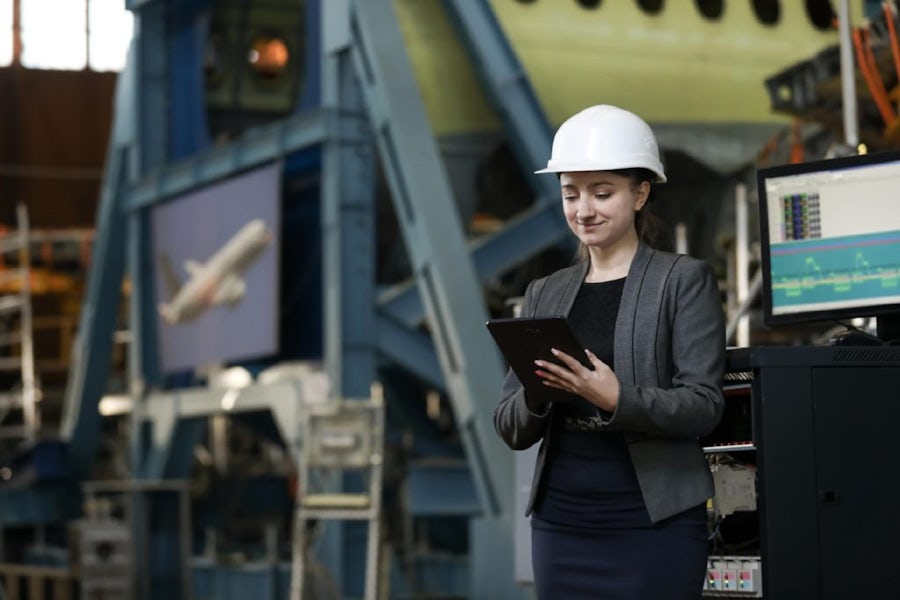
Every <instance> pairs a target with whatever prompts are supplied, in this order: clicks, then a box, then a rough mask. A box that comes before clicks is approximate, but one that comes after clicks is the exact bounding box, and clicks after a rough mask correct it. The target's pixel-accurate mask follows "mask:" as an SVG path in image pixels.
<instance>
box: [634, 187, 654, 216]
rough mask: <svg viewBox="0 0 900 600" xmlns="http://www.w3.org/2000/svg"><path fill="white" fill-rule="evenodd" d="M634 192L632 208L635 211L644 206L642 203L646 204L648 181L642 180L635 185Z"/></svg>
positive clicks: (648, 196)
mask: <svg viewBox="0 0 900 600" xmlns="http://www.w3.org/2000/svg"><path fill="white" fill-rule="evenodd" d="M634 191H635V194H634V210H635V212H638V211H640V210H641V209H642V208H644V205H645V204H647V200H648V199H649V198H650V182H649V181H642V182H640V183H639V184H638V185H637V186H636V187H635V190H634Z"/></svg>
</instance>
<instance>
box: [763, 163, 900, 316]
mask: <svg viewBox="0 0 900 600" xmlns="http://www.w3.org/2000/svg"><path fill="white" fill-rule="evenodd" d="M891 162H896V163H900V150H884V151H879V152H872V153H868V154H854V155H852V156H840V157H836V158H826V159H820V160H813V161H808V162H803V163H788V164H781V165H773V166H768V167H760V168H758V169H757V171H756V185H757V197H758V202H757V205H758V214H759V239H760V268H761V269H762V304H763V324H764V325H765V326H766V327H775V326H779V325H798V324H812V323H825V322H840V321H842V320H846V319H854V318H859V317H862V318H868V317H879V316H882V317H883V316H887V315H890V316H894V317H896V316H897V315H900V305H898V304H891V303H885V302H881V303H877V304H871V305H866V306H851V307H845V308H826V309H822V310H805V311H801V312H791V313H784V314H775V313H774V312H773V308H774V307H773V306H772V270H771V268H772V264H771V258H772V257H771V240H770V238H769V207H768V195H767V193H766V180H768V179H772V178H775V177H786V176H792V175H805V174H808V173H815V172H821V171H835V170H846V169H852V168H857V167H865V166H874V165H880V164H886V163H891Z"/></svg>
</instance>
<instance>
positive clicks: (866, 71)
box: [853, 27, 896, 124]
mask: <svg viewBox="0 0 900 600" xmlns="http://www.w3.org/2000/svg"><path fill="white" fill-rule="evenodd" d="M863 32H864V30H863V29H862V28H861V27H856V28H854V29H853V49H854V50H855V52H856V62H857V63H858V65H859V70H860V72H862V75H863V78H864V79H865V80H866V85H867V86H868V88H869V92H870V93H871V94H872V99H873V100H874V101H875V105H876V106H877V107H878V110H879V112H880V113H881V118H882V119H883V120H884V122H885V124H890V123H893V122H894V119H895V118H896V117H895V116H894V110H893V107H891V104H890V101H889V100H888V99H887V93H886V92H885V91H884V87H883V85H884V84H882V88H881V90H879V89H878V84H877V81H876V80H875V79H874V76H873V74H872V70H871V65H870V64H869V62H868V57H867V55H866V52H865V50H864V48H863V46H864V42H863ZM879 92H881V93H879Z"/></svg>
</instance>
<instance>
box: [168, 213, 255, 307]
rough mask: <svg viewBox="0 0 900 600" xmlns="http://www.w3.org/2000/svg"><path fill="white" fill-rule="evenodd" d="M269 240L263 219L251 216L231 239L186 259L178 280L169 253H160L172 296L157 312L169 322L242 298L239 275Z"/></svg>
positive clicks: (230, 304) (233, 303)
mask: <svg viewBox="0 0 900 600" xmlns="http://www.w3.org/2000/svg"><path fill="white" fill-rule="evenodd" d="M271 242H272V234H271V232H270V231H269V230H268V228H267V227H266V224H265V222H263V220H262V219H254V220H252V221H250V222H248V223H247V224H246V225H244V226H243V227H241V229H240V230H238V232H237V233H235V234H234V235H233V236H232V237H231V239H229V240H228V241H227V242H225V244H224V245H223V246H222V247H221V248H220V249H219V250H218V251H216V253H215V254H213V255H212V256H211V257H210V258H209V260H207V261H206V262H205V263H203V264H201V263H198V262H196V261H193V260H188V261H186V262H185V264H184V268H185V270H186V271H187V272H188V275H189V277H188V279H187V280H186V281H185V282H183V283H181V282H180V281H179V280H178V277H177V276H176V275H175V272H174V270H173V269H172V265H171V263H170V262H169V259H168V256H166V255H165V254H163V255H162V257H161V260H162V267H163V273H164V276H165V280H166V283H167V284H168V287H169V289H170V293H171V300H170V301H169V302H163V303H161V304H160V305H159V314H160V315H162V317H163V319H165V321H166V322H167V323H169V324H170V325H175V324H178V323H186V322H189V321H193V320H194V319H196V318H197V317H199V316H200V315H201V314H203V313H204V312H205V311H206V310H207V309H208V308H211V307H213V306H218V305H223V304H224V305H227V306H235V305H236V304H238V303H239V302H240V301H241V300H242V299H243V298H244V293H245V291H246V287H247V286H246V283H245V282H244V280H243V279H242V278H241V275H242V274H243V273H244V271H246V270H247V269H248V268H250V266H251V265H252V264H253V263H255V262H256V261H257V259H259V258H260V256H262V254H263V252H264V251H265V250H266V248H267V247H268V246H269V244H270V243H271Z"/></svg>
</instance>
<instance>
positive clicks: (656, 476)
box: [494, 244, 725, 523]
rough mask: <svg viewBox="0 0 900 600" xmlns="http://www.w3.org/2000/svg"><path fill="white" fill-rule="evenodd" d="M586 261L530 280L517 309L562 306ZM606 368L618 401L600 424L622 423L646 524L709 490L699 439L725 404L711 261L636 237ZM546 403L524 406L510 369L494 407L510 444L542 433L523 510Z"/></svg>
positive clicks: (721, 327)
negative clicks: (615, 382) (610, 365)
mask: <svg viewBox="0 0 900 600" xmlns="http://www.w3.org/2000/svg"><path fill="white" fill-rule="evenodd" d="M588 266H589V265H588V263H587V262H586V261H585V262H581V263H579V264H576V265H574V266H572V267H568V268H565V269H561V270H559V271H557V272H555V273H553V274H552V275H550V276H548V277H544V278H542V279H538V280H535V281H533V282H531V283H530V284H529V286H528V289H527V290H526V291H525V299H524V302H523V304H522V312H521V314H522V316H532V315H551V314H561V315H568V314H569V310H570V309H571V308H572V304H573V303H574V301H575V295H576V294H577V292H578V288H579V287H580V286H581V283H582V282H583V281H584V278H585V276H586V275H587V270H588ZM615 331H616V333H615V341H614V349H613V352H614V356H615V371H616V376H617V377H618V379H619V384H620V393H619V403H618V406H617V408H616V410H615V412H614V413H613V414H612V416H610V417H609V418H608V419H604V420H603V423H604V426H605V427H606V428H608V429H609V430H610V431H622V432H624V435H625V440H626V443H627V445H628V451H629V455H630V456H631V462H632V463H633V465H634V470H635V473H636V474H637V479H638V483H639V485H640V488H641V492H642V494H643V497H644V502H645V504H646V506H647V511H648V512H649V514H650V519H651V520H652V521H653V522H654V523H655V522H657V521H660V520H662V519H665V518H666V517H670V516H672V515H674V514H677V513H679V512H681V511H683V510H686V509H688V508H690V507H692V506H696V505H697V504H701V503H703V502H705V501H706V500H707V499H708V498H711V497H712V495H713V484H712V477H711V475H710V471H709V467H708V466H707V463H706V460H705V458H704V456H703V452H702V450H701V448H700V444H699V443H698V439H697V438H698V437H700V436H703V435H706V434H708V433H709V432H710V431H712V429H713V428H714V427H715V426H716V424H717V423H718V422H719V419H720V418H721V416H722V411H723V407H724V398H723V394H722V378H723V374H724V366H725V318H724V314H723V312H722V303H721V298H720V296H719V291H718V284H717V282H716V278H715V276H714V274H713V271H712V269H711V268H710V266H709V265H708V264H707V263H705V262H703V261H700V260H697V259H694V258H691V257H689V256H684V255H675V254H670V253H668V252H661V251H658V250H654V249H652V248H650V247H648V246H645V245H643V244H642V245H640V246H639V248H638V251H637V254H636V255H635V257H634V260H633V261H632V263H631V267H630V269H629V271H628V278H627V279H626V281H625V289H624V291H623V293H622V302H621V304H620V306H619V313H618V316H617V317H616V330H615ZM552 418H553V407H552V404H551V406H550V407H549V409H548V410H545V411H544V412H543V413H542V414H537V413H535V412H532V410H530V409H529V407H528V406H527V405H526V402H525V390H524V389H523V388H522V384H521V383H520V382H519V380H518V378H517V377H516V376H515V374H514V373H513V372H512V371H509V373H508V374H507V376H506V380H505V381H504V383H503V389H502V398H501V400H500V403H499V405H498V406H497V408H496V409H495V410H494V428H495V429H496V430H497V433H498V434H499V435H500V437H501V438H503V440H504V441H505V442H506V444H507V445H508V446H509V447H510V448H512V449H513V450H524V449H526V448H529V447H531V446H532V445H534V444H535V443H537V442H538V441H541V442H542V444H541V448H540V450H539V451H538V456H537V462H536V464H535V471H534V478H533V480H532V486H531V497H530V499H529V502H528V507H527V510H526V515H527V514H530V513H531V510H532V508H533V506H534V500H535V497H536V494H537V491H538V486H539V485H540V484H541V480H542V474H543V471H544V466H545V463H546V453H547V447H548V438H549V432H550V430H551V428H550V421H551V419H552Z"/></svg>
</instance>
